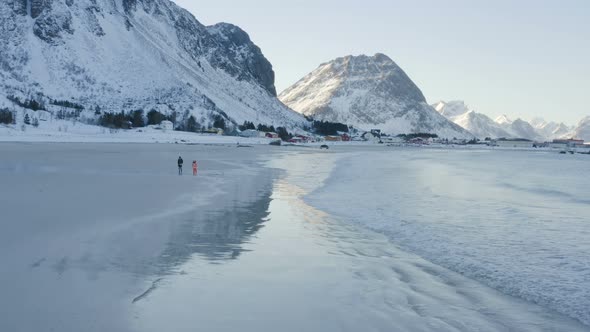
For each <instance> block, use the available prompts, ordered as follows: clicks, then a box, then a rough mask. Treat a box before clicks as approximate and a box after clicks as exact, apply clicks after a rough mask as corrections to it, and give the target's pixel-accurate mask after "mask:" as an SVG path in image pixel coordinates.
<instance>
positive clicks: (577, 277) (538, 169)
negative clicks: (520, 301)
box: [309, 149, 590, 325]
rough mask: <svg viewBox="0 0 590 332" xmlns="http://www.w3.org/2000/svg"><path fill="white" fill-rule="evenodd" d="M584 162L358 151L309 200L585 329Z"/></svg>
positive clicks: (589, 234)
mask: <svg viewBox="0 0 590 332" xmlns="http://www.w3.org/2000/svg"><path fill="white" fill-rule="evenodd" d="M589 163H590V159H589V158H588V157H587V156H582V155H577V156H569V155H568V156H563V155H559V154H556V153H534V152H511V151H448V150H447V151H438V150H422V149H391V150H389V151H378V152H360V151H359V152H357V153H352V154H349V155H347V156H346V157H345V158H341V159H340V160H339V161H338V165H339V166H338V168H337V169H336V171H335V172H334V174H333V175H332V177H331V179H330V180H329V181H328V184H327V185H326V186H325V187H323V188H321V189H320V190H318V191H317V192H316V193H314V195H313V197H312V198H310V199H309V201H310V202H311V203H312V204H314V205H316V206H318V207H321V208H324V209H325V210H327V211H329V212H331V213H333V214H335V215H338V216H339V217H340V218H342V219H344V220H348V221H350V222H353V223H355V224H358V225H362V226H364V227H368V228H370V229H372V230H376V231H378V232H380V233H382V234H386V235H387V236H388V238H390V239H391V241H392V242H394V243H396V244H399V245H400V246H401V247H402V248H404V249H405V250H408V251H410V252H414V253H417V254H419V255H420V256H422V257H424V258H426V259H428V260H430V261H432V262H435V263H437V264H440V265H442V266H444V267H447V268H449V269H451V270H454V271H457V272H460V273H462V274H463V275H465V276H468V277H470V278H473V279H475V280H478V281H480V282H483V283H485V284H487V285H489V286H491V287H493V288H495V289H499V290H501V291H502V292H504V293H506V294H510V295H513V296H517V297H520V298H524V299H526V300H529V301H531V302H534V303H538V304H541V305H543V306H546V307H549V308H553V309H555V310H558V311H560V312H562V313H565V314H567V315H569V316H571V317H574V318H576V319H579V320H581V321H583V322H585V323H586V324H589V325H590V260H589V259H588V257H590V190H589V189H588V188H589V187H590V186H589V185H590V182H589V180H588V176H587V174H586V173H587V170H588V169H589V168H588V167H589V165H590V164H589ZM343 179H353V180H352V181H343ZM343 192H345V193H347V195H340V194H338V193H343Z"/></svg>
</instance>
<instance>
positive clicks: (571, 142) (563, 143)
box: [549, 138, 584, 149]
mask: <svg viewBox="0 0 590 332" xmlns="http://www.w3.org/2000/svg"><path fill="white" fill-rule="evenodd" d="M549 146H550V147H551V148H552V149H573V148H584V140H583V139H573V138H572V139H554V140H553V142H551V144H549Z"/></svg>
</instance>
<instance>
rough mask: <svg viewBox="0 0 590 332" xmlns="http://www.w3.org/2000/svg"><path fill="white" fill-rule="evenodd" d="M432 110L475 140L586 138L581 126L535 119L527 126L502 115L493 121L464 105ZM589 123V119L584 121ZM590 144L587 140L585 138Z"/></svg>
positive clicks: (452, 103) (456, 103)
mask: <svg viewBox="0 0 590 332" xmlns="http://www.w3.org/2000/svg"><path fill="white" fill-rule="evenodd" d="M433 107H434V108H435V109H436V110H437V111H438V112H439V113H440V114H441V115H443V116H445V117H446V118H448V119H449V120H451V121H453V122H454V123H456V124H458V125H460V126H461V127H463V128H465V129H467V130H469V131H470V132H471V133H473V134H474V135H475V136H476V137H478V138H480V139H484V138H486V137H490V138H526V139H530V140H535V141H544V140H552V139H556V138H571V137H578V138H584V137H588V135H587V134H586V136H584V135H585V133H587V131H586V130H587V128H588V123H587V122H585V121H582V122H580V124H579V126H578V128H574V127H571V126H568V125H566V124H564V123H556V122H546V121H545V120H543V119H541V118H535V119H533V120H532V121H531V122H530V123H529V122H527V121H525V120H522V119H516V120H514V121H513V120H511V119H510V118H509V117H508V116H507V115H501V116H499V117H497V118H496V119H495V120H492V119H491V118H490V117H488V116H487V115H485V114H482V113H476V112H475V111H473V110H470V109H469V107H468V106H467V105H465V102H463V101H449V102H445V101H441V102H438V103H437V104H434V105H433ZM586 120H588V118H586ZM586 139H588V140H590V137H588V138H586Z"/></svg>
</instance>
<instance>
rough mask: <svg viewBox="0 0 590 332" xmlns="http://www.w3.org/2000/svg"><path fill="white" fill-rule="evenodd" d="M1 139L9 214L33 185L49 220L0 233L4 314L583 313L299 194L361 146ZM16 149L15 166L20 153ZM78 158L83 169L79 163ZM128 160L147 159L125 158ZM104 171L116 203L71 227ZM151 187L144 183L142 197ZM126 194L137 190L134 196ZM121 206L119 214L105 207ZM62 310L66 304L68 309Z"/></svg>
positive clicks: (404, 320)
mask: <svg viewBox="0 0 590 332" xmlns="http://www.w3.org/2000/svg"><path fill="white" fill-rule="evenodd" d="M7 146H8V145H3V144H0V149H3V150H4V151H3V152H6V153H7V155H12V156H19V157H18V158H10V159H11V160H12V161H3V163H4V164H6V163H7V162H8V163H13V165H14V167H0V180H4V178H6V179H13V178H15V177H16V178H15V179H14V180H13V182H12V183H13V184H15V185H14V186H12V187H11V188H16V184H19V188H21V190H20V191H17V192H16V193H11V195H8V194H9V193H8V192H3V194H5V196H6V197H4V199H7V197H10V202H12V203H13V204H11V205H10V210H9V211H12V212H10V213H9V215H13V217H14V218H16V219H14V220H25V219H26V218H28V217H27V215H31V216H35V215H34V214H31V213H32V212H34V211H29V212H27V213H28V214H27V213H25V214H24V215H23V214H22V213H19V211H20V208H19V205H18V204H19V201H20V200H21V199H22V198H21V197H30V196H31V195H32V193H34V192H36V191H35V190H38V189H41V190H43V191H42V192H41V191H39V192H38V193H37V194H34V195H33V197H30V199H32V200H29V201H27V202H25V203H27V204H24V205H23V206H29V205H30V202H35V204H39V203H38V202H42V201H45V200H49V201H48V202H45V203H44V204H45V205H43V204H41V205H37V206H35V205H34V206H35V208H36V209H40V211H43V215H42V216H37V217H35V218H38V220H39V221H40V222H45V220H50V221H51V222H52V223H51V229H48V230H47V231H43V232H41V233H38V234H37V235H35V236H34V237H32V238H31V239H28V240H25V241H19V239H22V238H26V237H28V236H30V235H31V233H30V231H28V230H26V229H22V230H21V231H18V230H12V231H11V232H12V234H10V232H9V233H6V232H5V233H4V234H5V236H9V237H11V238H13V239H15V240H16V241H11V242H12V243H13V244H12V245H11V246H10V248H11V250H9V251H10V252H17V253H18V255H16V257H14V258H10V259H3V260H4V261H6V262H7V264H6V265H5V268H6V270H7V271H10V272H9V273H7V274H5V275H4V276H0V279H2V280H3V282H2V283H0V284H2V285H5V286H4V287H8V286H7V285H11V286H10V287H11V288H10V289H8V288H6V292H4V290H3V291H2V292H3V293H6V294H9V295H11V294H12V293H14V294H12V295H11V296H10V298H14V299H15V300H16V301H13V302H12V303H2V302H0V308H2V307H3V306H6V310H4V311H3V312H8V313H11V314H10V315H9V316H8V317H14V318H15V319H16V320H7V321H4V322H0V327H2V326H3V325H2V324H6V325H7V327H6V328H4V327H2V328H1V329H6V330H11V331H27V330H38V331H43V330H49V329H50V328H56V329H61V330H85V331H97V332H98V331H104V330H118V331H130V332H131V331H142V332H145V331H161V330H164V329H168V330H190V329H192V328H194V326H197V324H198V326H201V327H203V329H204V330H216V331H235V330H236V329H238V328H239V329H241V330H243V331H260V330H265V329H266V330H272V329H274V330H283V331H302V330H319V329H321V330H324V331H336V330H341V329H342V328H344V327H345V328H347V329H349V330H359V329H365V330H371V329H373V330H386V329H391V328H392V327H394V326H395V327H398V328H402V329H406V330H412V329H418V330H431V331H453V330H473V329H480V330H498V331H501V330H505V329H506V328H507V327H508V328H513V329H516V330H523V331H526V330H531V331H534V330H536V329H535V326H546V327H547V330H551V328H554V329H555V328H563V329H567V330H571V331H575V330H580V331H584V330H586V328H587V327H585V326H581V325H579V324H578V323H577V322H574V321H573V320H572V319H570V318H567V317H565V316H563V315H560V314H557V313H555V312H553V311H551V310H548V309H545V308H543V307H540V306H536V305H534V304H531V303H529V302H525V301H523V300H520V299H517V298H512V297H510V296H507V295H504V294H501V293H499V292H498V291H496V290H494V289H492V288H489V287H487V286H484V285H483V284H481V283H479V282H477V281H475V280H472V279H468V278H466V277H464V276H462V275H459V274H457V273H455V272H452V271H450V270H447V269H445V268H442V267H440V266H438V265H436V264H433V263H430V262H429V261H426V260H424V259H422V258H420V257H418V256H417V255H415V254H412V253H411V252H406V251H403V250H401V249H400V248H399V247H398V246H397V245H396V244H395V242H393V241H391V240H390V239H388V238H387V237H386V236H384V235H382V234H379V233H377V232H374V231H372V230H370V229H368V228H367V227H364V226H363V227H360V226H357V225H354V224H351V223H349V222H348V220H346V219H343V218H340V217H339V216H338V215H337V214H330V213H328V212H326V211H327V210H319V209H318V208H316V207H314V206H313V205H310V204H308V203H306V197H307V196H309V195H314V193H316V192H317V190H318V189H321V188H324V185H325V184H327V183H328V184H329V182H330V180H329V179H330V177H331V176H332V175H333V173H334V171H335V170H336V169H337V166H338V164H339V163H340V160H341V159H342V158H347V157H350V156H352V155H354V152H355V151H360V152H362V151H364V149H363V148H362V147H357V148H356V149H351V150H352V153H351V151H346V150H345V149H337V150H336V151H333V150H330V153H325V151H324V152H320V151H319V150H315V149H313V150H312V149H275V148H272V147H264V146H255V147H253V148H252V149H236V148H235V146H223V145H212V146H209V145H196V146H186V145H181V144H178V145H176V144H174V145H170V146H162V145H150V144H148V145H136V144H131V145H128V146H125V145H120V144H111V145H108V144H106V145H105V144H102V143H100V144H89V145H88V147H89V148H88V149H84V150H83V151H82V152H81V151H80V149H79V148H80V145H77V144H72V145H70V146H68V145H51V147H50V148H48V146H47V145H37V144H32V145H27V147H26V148H25V149H24V150H25V151H23V149H22V145H20V144H14V145H13V148H12V149H6V147H7ZM72 147H73V149H72ZM85 147H86V145H85ZM374 150H375V151H381V149H379V150H377V149H374ZM179 153H181V154H182V155H183V157H184V158H185V160H190V159H192V157H190V155H195V156H197V157H196V158H198V159H199V160H200V164H199V165H200V166H201V165H202V166H203V168H202V173H200V174H201V175H200V176H199V177H198V178H197V179H193V178H192V176H189V175H185V176H183V177H179V176H177V175H175V167H174V162H175V158H176V156H177V154H179ZM45 157H48V158H49V159H46V158H45ZM27 161H28V162H29V163H30V165H29V166H27V168H26V169H21V168H19V166H18V165H17V164H18V163H26V162H27ZM39 161H42V162H39ZM86 164H88V165H90V167H91V168H93V169H94V171H89V170H84V169H83V168H84V167H80V166H84V165H86ZM138 165H139V166H142V165H143V166H145V167H146V169H145V170H141V171H139V172H138V170H137V169H136V168H137V166H138ZM199 171H200V172H201V168H200V169H199ZM72 172H73V173H72ZM187 173H188V172H187ZM33 174H36V175H34V176H33ZM60 174H63V175H64V177H63V178H62V177H60ZM94 177H96V178H94ZM53 178H56V179H57V180H59V181H55V182H52V180H51V179H53ZM66 179H67V180H66ZM62 181H66V182H62ZM68 182H71V183H68ZM141 183H145V184H144V185H143V186H142V185H141ZM57 185H60V188H59V189H60V190H64V189H67V191H65V192H62V193H61V196H58V195H57V193H56V192H52V191H51V190H50V189H51V188H56V186H57ZM103 185H104V188H106V189H109V187H111V186H115V188H119V189H118V190H106V191H105V194H106V195H108V196H109V197H107V196H94V197H95V200H96V201H97V202H98V203H105V202H108V201H109V200H110V199H112V201H113V202H114V201H118V200H122V201H123V202H122V203H123V204H121V205H120V206H117V207H115V208H116V209H114V210H112V211H110V212H109V213H107V215H106V216H105V217H104V218H102V219H97V223H95V224H94V226H93V227H94V228H93V227H92V225H93V224H92V223H90V224H88V222H87V221H85V222H83V223H82V224H81V225H80V226H82V228H81V230H80V232H73V231H72V227H71V225H70V224H69V223H71V222H76V223H78V222H81V221H84V218H80V215H82V216H84V215H83V214H81V213H82V212H79V211H77V210H76V209H74V210H73V211H70V208H69V206H68V205H64V204H65V203H64V202H67V201H69V200H70V199H69V198H70V197H76V196H77V195H79V193H85V195H88V194H93V195H96V194H97V193H98V192H99V191H100V188H102V187H103ZM87 186H90V188H87ZM179 186H181V187H179ZM76 188H78V189H76ZM80 188H82V189H80ZM84 188H85V189H84ZM150 192H153V193H154V194H156V193H157V195H156V196H154V197H152V198H149V199H147V197H150V196H146V195H150ZM132 195H136V196H142V197H143V199H140V200H135V201H134V198H132ZM37 197H40V198H43V199H41V200H39V199H37ZM161 197H168V198H169V203H166V204H163V205H158V204H159V203H158V204H154V206H153V207H152V209H151V211H152V212H148V210H143V209H140V210H136V209H133V208H132V207H134V206H136V205H137V204H138V202H143V203H142V204H144V205H145V204H149V202H150V201H151V202H156V201H157V200H158V199H160V198H161ZM0 198H2V196H1V195H0ZM146 199H147V201H146ZM91 203H93V201H92V200H90V199H89V200H87V201H86V200H83V201H82V202H80V204H82V206H80V207H79V209H81V210H86V209H90V210H88V213H95V212H97V211H100V209H98V208H92V207H91V206H90V205H88V204H91ZM15 204H16V205H15ZM107 206H108V205H107ZM164 206H166V207H164ZM52 207H53V208H59V209H57V210H55V211H53V210H52V209H53V208H52ZM174 207H176V209H175V208H174ZM153 210H159V213H154V212H153ZM52 211H53V212H52ZM125 211H127V212H129V216H119V217H118V218H113V216H115V215H119V214H121V213H122V212H125ZM139 211H143V213H139ZM134 216H135V217H134ZM141 216H143V217H141ZM58 217H61V218H62V219H67V220H70V221H68V222H65V221H63V220H62V221H59V220H57V219H56V218H58ZM8 220H10V218H8V219H5V220H4V223H3V224H1V225H2V227H3V228H5V227H6V226H7V225H10V224H9V221H8ZM64 222H65V223H64ZM89 226H90V227H89ZM3 245H4V246H7V243H4V244H3ZM39 253H43V255H40V254H39ZM0 256H4V254H0ZM35 265H36V267H34V268H24V267H25V266H35ZM15 286H16V287H15ZM4 287H3V288H4ZM17 289H20V290H21V293H19V292H18V291H17ZM11 292H12V293H11ZM54 298H59V299H60V300H59V301H57V302H55V301H54V303H53V304H52V305H53V307H54V308H55V310H54V313H53V315H52V316H46V315H44V314H43V312H42V311H41V313H39V314H40V316H39V319H38V320H37V321H38V322H41V323H43V324H44V325H43V326H29V328H27V327H26V325H23V324H24V323H23V322H22V321H20V320H18V319H17V318H18V317H19V313H18V311H19V309H22V310H23V312H26V311H27V310H28V309H29V308H30V307H31V306H33V303H35V306H40V308H43V307H44V306H45V305H49V303H46V302H45V301H44V299H46V300H47V301H52V299H54ZM70 301H73V302H71V303H76V305H75V306H72V305H71V303H70ZM72 315H76V317H78V319H71V318H68V317H72ZM90 316H91V317H93V318H92V319H93V320H95V321H96V320H97V317H98V320H99V321H100V320H101V319H102V318H101V317H105V319H107V317H108V319H109V322H108V323H104V322H103V325H101V326H99V325H93V326H91V325H89V323H88V321H89V320H88V319H85V317H86V318H88V317H90ZM252 317H259V318H260V319H254V320H253V319H252ZM261 317H264V319H262V318H261ZM302 317H305V319H302ZM31 324H35V323H34V322H31Z"/></svg>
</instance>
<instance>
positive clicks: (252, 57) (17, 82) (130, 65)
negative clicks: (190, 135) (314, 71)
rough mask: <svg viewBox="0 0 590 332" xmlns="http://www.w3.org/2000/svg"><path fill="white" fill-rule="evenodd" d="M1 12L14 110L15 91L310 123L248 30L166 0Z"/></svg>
mask: <svg viewBox="0 0 590 332" xmlns="http://www.w3.org/2000/svg"><path fill="white" fill-rule="evenodd" d="M0 18H2V21H3V22H4V24H3V25H1V26H0V78H2V83H0V107H17V108H18V106H15V105H14V103H13V102H11V101H10V100H9V97H17V98H19V99H21V100H25V99H35V100H37V101H39V102H42V103H44V104H46V105H49V104H50V103H51V102H52V101H54V100H67V101H69V102H72V103H75V104H79V105H82V106H84V108H85V109H86V110H90V109H92V110H94V109H95V108H100V109H101V110H102V111H103V112H119V111H131V110H134V109H143V110H145V111H146V112H147V111H149V110H150V109H155V110H158V111H162V112H163V113H175V114H178V117H179V118H181V119H184V118H186V117H187V116H188V115H193V116H195V117H196V118H197V119H198V120H199V122H201V124H202V125H203V126H207V125H210V124H211V122H212V121H213V120H212V119H213V117H216V116H221V117H224V118H225V119H226V121H227V122H228V123H232V124H234V125H236V124H241V123H242V122H243V121H246V120H248V121H253V122H257V123H263V124H268V125H271V124H272V125H280V126H287V127H300V126H302V125H303V124H305V123H306V120H305V119H304V118H303V117H302V116H300V115H299V114H297V113H295V112H293V111H292V110H290V109H289V108H287V107H285V106H284V105H283V104H282V103H281V102H280V101H279V100H278V99H277V98H276V88H275V85H274V80H275V73H274V70H273V68H272V65H271V64H270V62H269V61H268V60H267V59H266V58H265V57H264V55H263V54H262V51H261V50H260V48H259V47H258V46H257V45H255V44H254V43H253V42H252V41H251V39H250V37H249V35H248V34H247V33H246V32H245V31H243V30H242V29H240V28H239V27H237V26H235V25H232V24H229V23H218V24H216V25H212V26H205V25H203V24H201V23H200V22H199V21H198V20H197V19H196V18H195V17H194V16H193V15H192V14H191V13H189V12H188V11H186V10H184V9H182V8H180V7H179V6H177V5H176V4H175V3H173V2H171V1H168V0H113V1H107V0H76V1H73V0H7V1H5V2H3V3H1V4H0ZM48 108H50V109H51V107H48ZM83 115H84V116H85V117H87V118H92V117H93V116H94V114H93V112H90V111H89V112H85V114H83Z"/></svg>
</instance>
